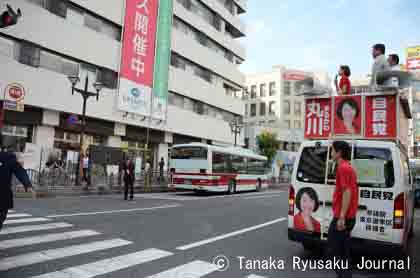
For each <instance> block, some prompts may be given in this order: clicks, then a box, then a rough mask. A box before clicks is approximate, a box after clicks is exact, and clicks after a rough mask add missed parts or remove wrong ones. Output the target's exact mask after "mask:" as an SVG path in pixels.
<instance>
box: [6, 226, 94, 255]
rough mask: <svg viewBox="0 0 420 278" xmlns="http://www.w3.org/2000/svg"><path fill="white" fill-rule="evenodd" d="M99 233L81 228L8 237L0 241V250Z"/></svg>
mask: <svg viewBox="0 0 420 278" xmlns="http://www.w3.org/2000/svg"><path fill="white" fill-rule="evenodd" d="M100 234H101V233H99V232H96V231H92V230H81V231H75V232H66V233H56V234H46V235H40V236H33V237H24V238H18V239H9V240H3V241H0V250H1V249H3V250H4V249H9V248H14V247H22V246H28V245H35V244H40V243H46V242H54V241H60V240H69V239H75V238H81V237H88V236H95V235H100Z"/></svg>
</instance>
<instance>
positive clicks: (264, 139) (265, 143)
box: [257, 131, 279, 165]
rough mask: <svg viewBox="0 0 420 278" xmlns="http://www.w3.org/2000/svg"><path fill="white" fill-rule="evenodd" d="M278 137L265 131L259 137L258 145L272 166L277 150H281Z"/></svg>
mask: <svg viewBox="0 0 420 278" xmlns="http://www.w3.org/2000/svg"><path fill="white" fill-rule="evenodd" d="M276 137H277V135H276V134H275V133H271V132H268V131H265V132H263V133H261V134H260V135H258V136H257V145H258V149H259V152H260V154H261V155H264V156H266V157H267V158H268V161H267V164H268V165H270V164H271V162H272V161H273V159H274V157H275V156H276V153H277V150H278V149H279V142H278V141H277V139H276Z"/></svg>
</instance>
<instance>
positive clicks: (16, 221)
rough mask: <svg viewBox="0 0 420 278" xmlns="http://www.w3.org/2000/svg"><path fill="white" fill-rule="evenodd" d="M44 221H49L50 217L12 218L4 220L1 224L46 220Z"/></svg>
mask: <svg viewBox="0 0 420 278" xmlns="http://www.w3.org/2000/svg"><path fill="white" fill-rule="evenodd" d="M46 221H51V219H48V218H43V217H33V218H24V219H13V220H6V221H4V223H3V224H5V225H10V224H23V223H31V222H46Z"/></svg>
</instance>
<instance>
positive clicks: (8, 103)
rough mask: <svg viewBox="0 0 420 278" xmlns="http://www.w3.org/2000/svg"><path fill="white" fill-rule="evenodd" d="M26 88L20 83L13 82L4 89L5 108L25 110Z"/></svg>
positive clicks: (18, 110)
mask: <svg viewBox="0 0 420 278" xmlns="http://www.w3.org/2000/svg"><path fill="white" fill-rule="evenodd" d="M25 95H26V93H25V88H24V87H23V86H22V85H20V84H18V83H11V84H9V85H7V86H6V88H5V89H4V101H3V109H4V110H12V111H17V112H23V111H24V110H25V105H24V100H25Z"/></svg>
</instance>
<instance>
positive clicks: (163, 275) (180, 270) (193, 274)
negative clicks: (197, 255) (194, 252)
mask: <svg viewBox="0 0 420 278" xmlns="http://www.w3.org/2000/svg"><path fill="white" fill-rule="evenodd" d="M218 269H219V267H218V266H217V265H215V264H211V263H207V262H203V261H193V262H190V263H187V264H184V265H180V266H177V267H174V268H171V269H168V270H166V271H164V272H160V273H157V274H155V275H152V276H148V278H174V277H180V278H181V277H188V278H198V277H203V276H205V275H207V274H210V273H212V272H215V271H217V270H218Z"/></svg>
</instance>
